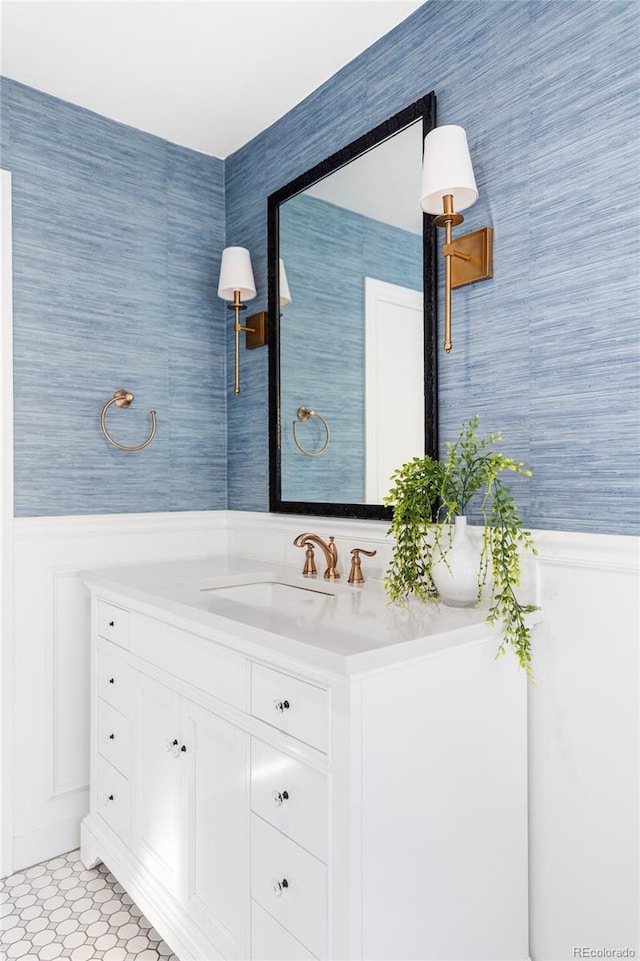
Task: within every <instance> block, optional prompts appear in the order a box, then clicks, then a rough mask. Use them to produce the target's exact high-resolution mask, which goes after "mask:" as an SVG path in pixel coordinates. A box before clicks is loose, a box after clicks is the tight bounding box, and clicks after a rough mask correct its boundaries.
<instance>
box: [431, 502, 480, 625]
mask: <svg viewBox="0 0 640 961" xmlns="http://www.w3.org/2000/svg"><path fill="white" fill-rule="evenodd" d="M446 546H447V535H446V534H444V543H443V547H446ZM479 568H480V548H479V547H475V546H474V545H473V544H472V543H471V539H470V537H469V531H468V530H467V518H466V517H456V521H455V527H454V530H453V543H452V544H451V547H450V548H449V549H448V550H445V551H444V558H441V559H440V560H436V562H435V563H434V565H433V567H432V569H431V575H432V577H433V582H434V584H435V585H436V587H437V588H438V593H439V594H440V598H441V599H442V601H443V603H445V604H448V605H449V606H450V607H473V605H474V604H475V603H476V601H477V599H478V571H479Z"/></svg>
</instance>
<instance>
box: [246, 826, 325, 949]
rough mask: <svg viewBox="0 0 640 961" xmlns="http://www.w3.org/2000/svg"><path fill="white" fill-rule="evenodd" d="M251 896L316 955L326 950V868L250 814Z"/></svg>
mask: <svg viewBox="0 0 640 961" xmlns="http://www.w3.org/2000/svg"><path fill="white" fill-rule="evenodd" d="M251 896H252V898H253V899H254V900H255V901H257V902H258V904H260V905H261V906H262V907H263V908H264V909H265V911H267V912H268V913H269V914H270V915H271V916H272V917H274V918H275V919H276V921H278V922H279V923H280V924H281V925H282V926H283V927H284V928H286V929H287V931H290V932H291V934H292V935H293V936H294V938H297V939H298V940H299V941H301V942H302V944H304V945H305V947H307V948H308V949H309V950H310V951H311V952H312V953H313V954H315V955H316V957H318V958H324V957H325V956H326V951H327V869H326V867H325V865H324V864H323V863H322V861H319V860H318V859H317V858H314V857H313V855H312V854H309V853H308V851H305V850H303V848H301V847H300V846H299V845H298V844H295V843H294V842H293V841H290V840H289V838H286V837H285V836H284V835H283V834H280V832H279V831H276V829H275V828H273V827H271V825H270V824H267V823H266V821H263V820H262V818H259V817H258V816H257V815H256V814H252V815H251Z"/></svg>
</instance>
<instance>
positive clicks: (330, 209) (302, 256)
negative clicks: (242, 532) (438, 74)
mask: <svg viewBox="0 0 640 961" xmlns="http://www.w3.org/2000/svg"><path fill="white" fill-rule="evenodd" d="M434 112H435V103H434V98H433V96H432V95H431V96H430V97H427V98H423V99H422V100H420V101H417V103H416V104H412V105H411V107H409V108H407V109H406V110H405V111H402V112H401V113H400V114H397V115H396V116H395V117H393V118H390V120H389V121H387V123H386V124H382V125H381V126H380V127H378V128H376V130H374V131H371V133H370V134H368V135H366V136H365V137H363V138H360V140H359V141H356V143H354V144H351V145H349V146H348V147H346V148H345V149H344V150H342V151H340V152H339V153H338V154H336V155H334V156H333V157H331V158H329V159H328V160H327V161H325V162H324V163H323V164H320V165H318V167H316V168H314V169H313V170H312V171H309V172H308V173H307V174H305V175H303V177H299V178H297V180H296V181H294V182H293V183H292V184H289V185H287V186H286V187H284V188H283V189H282V190H280V191H278V193H277V194H274V195H272V197H270V198H269V228H270V230H269V279H270V284H269V288H270V318H271V325H270V329H271V331H273V334H274V336H272V337H271V346H270V361H271V362H270V404H271V415H272V416H271V509H272V510H274V511H285V512H290V513H313V514H333V515H344V516H352V517H384V516H387V513H388V512H387V510H386V509H385V508H383V506H382V500H383V497H384V496H385V494H386V493H387V491H388V489H389V487H390V476H391V474H392V472H393V471H394V470H395V469H396V468H397V467H399V466H400V465H401V464H402V463H404V462H405V461H407V460H410V459H411V458H412V457H415V456H421V455H424V454H425V453H430V454H435V438H436V426H437V424H436V414H437V412H436V397H437V390H436V383H435V375H436V370H435V351H434V323H435V318H434V303H435V293H434V280H433V273H434V257H433V229H432V227H431V225H430V222H429V221H430V218H426V217H424V215H423V214H422V211H421V210H420V206H419V197H420V186H421V168H422V147H423V142H424V136H425V134H426V132H428V130H429V129H431V126H432V125H433V114H434ZM274 319H275V322H274Z"/></svg>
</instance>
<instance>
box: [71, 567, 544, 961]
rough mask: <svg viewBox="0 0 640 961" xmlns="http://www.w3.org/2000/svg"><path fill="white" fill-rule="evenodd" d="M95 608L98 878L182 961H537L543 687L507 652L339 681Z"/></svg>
mask: <svg viewBox="0 0 640 961" xmlns="http://www.w3.org/2000/svg"><path fill="white" fill-rule="evenodd" d="M93 595H94V596H93V625H94V638H93V681H92V684H93V699H92V705H93V707H92V710H93V714H92V791H91V812H90V814H89V815H88V817H87V818H86V819H85V821H84V822H83V830H82V858H83V861H84V862H85V864H87V865H89V864H92V863H95V862H96V861H99V860H104V861H105V863H106V864H107V865H108V867H109V868H110V869H111V870H112V872H113V873H114V874H115V876H116V877H117V878H118V879H119V881H120V882H121V883H122V884H123V886H124V887H125V889H127V890H128V891H129V893H130V894H131V896H132V897H133V898H134V900H135V901H136V902H137V903H138V904H139V906H140V908H141V909H142V910H143V911H144V912H145V913H146V914H147V916H148V917H149V919H150V921H151V922H152V923H153V924H154V925H155V927H156V928H157V929H158V931H159V932H160V933H161V934H162V936H163V937H164V938H165V940H166V941H167V942H168V944H169V945H170V946H171V947H172V948H173V950H174V951H175V952H176V954H177V955H178V956H179V957H180V958H181V959H182V961H187V959H198V961H212V959H217V958H229V959H236V961H241V959H253V961H304V959H308V961H312V959H314V958H315V959H318V961H329V959H334V961H339V959H340V961H347V959H348V961H356V959H360V961H398V959H403V961H409V959H415V961H526V959H527V957H528V932H527V823H526V699H525V695H526V681H525V678H524V677H523V676H522V675H521V674H519V672H518V671H517V669H516V666H515V665H514V664H513V663H512V662H511V661H510V660H508V659H507V658H501V659H498V660H496V659H495V650H496V636H495V633H494V632H493V631H491V630H490V629H489V628H486V629H485V628H482V629H480V630H475V629H474V631H472V632H471V634H470V636H469V637H468V638H467V635H465V633H464V631H463V632H460V631H458V632H457V633H455V632H454V633H453V634H452V636H451V638H450V639H449V640H443V639H442V638H440V639H438V638H434V639H431V640H429V642H428V643H427V644H426V646H424V645H423V646H422V647H420V646H419V647H417V648H416V649H415V651H414V650H413V649H411V652H409V653H407V652H406V651H405V652H404V655H403V657H402V658H398V659H397V660H394V659H393V658H391V659H390V658H388V657H387V658H386V662H385V658H384V657H383V658H381V659H380V662H379V664H378V665H377V666H375V665H373V666H372V664H371V663H369V664H367V665H366V666H365V668H364V669H359V667H358V664H356V662H355V660H354V661H353V662H351V663H349V662H348V659H347V658H345V669H344V671H342V672H341V671H336V670H328V669H321V667H320V666H319V664H318V663H317V662H315V663H313V657H312V656H309V659H308V661H307V660H305V653H306V652H305V645H302V644H300V645H297V647H292V648H291V650H290V651H289V652H286V651H284V650H282V649H278V644H277V643H275V642H274V643H273V644H272V643H270V638H269V636H268V635H266V634H265V639H264V643H263V644H260V643H259V641H258V640H257V637H258V635H257V634H256V632H255V631H254V632H248V633H249V635H250V637H249V639H246V640H244V639H243V638H242V637H239V636H238V631H237V630H236V631H232V630H230V632H229V634H228V635H225V633H224V631H221V630H220V623H222V622H221V621H218V622H217V624H216V625H215V626H213V625H212V626H211V627H207V625H206V623H205V622H204V621H203V619H202V618H200V619H199V620H198V619H197V618H194V621H193V623H190V622H189V620H188V618H185V617H184V616H176V615H175V614H174V613H171V612H168V611H166V610H163V609H162V605H159V606H158V609H157V610H154V609H153V607H152V606H151V605H150V604H149V603H142V602H140V601H138V600H137V599H136V596H135V594H134V595H133V596H131V597H130V598H128V597H127V595H126V592H123V591H122V589H121V590H120V591H117V590H115V589H114V591H113V592H112V593H110V592H109V590H108V589H107V588H105V586H104V584H100V585H99V586H98V585H94V586H93ZM116 615H117V616H116ZM111 622H113V624H111ZM295 650H298V652H299V656H298V657H294V656H293V655H292V653H291V652H292V651H295ZM360 663H362V662H360ZM111 735H113V737H112V736H111Z"/></svg>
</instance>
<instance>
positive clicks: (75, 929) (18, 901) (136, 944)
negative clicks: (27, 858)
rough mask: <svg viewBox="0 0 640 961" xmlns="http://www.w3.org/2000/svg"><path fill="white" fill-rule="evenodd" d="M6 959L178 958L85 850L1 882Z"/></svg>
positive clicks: (94, 960) (136, 960)
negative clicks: (89, 865)
mask: <svg viewBox="0 0 640 961" xmlns="http://www.w3.org/2000/svg"><path fill="white" fill-rule="evenodd" d="M0 934H1V938H0V944H1V945H2V951H0V957H2V958H3V959H4V958H6V959H7V961H13V959H14V958H20V959H21V961H54V959H55V958H57V959H59V961H177V958H176V957H175V955H173V954H172V953H171V950H170V948H168V947H167V945H166V944H165V943H164V941H162V940H161V938H160V935H159V934H158V933H157V931H155V930H154V928H152V927H151V925H150V924H149V922H148V921H147V919H146V918H145V917H144V916H143V914H142V912H141V911H140V909H139V908H138V907H136V905H135V904H134V903H133V901H132V900H131V898H130V897H129V895H128V894H125V892H124V890H123V889H122V887H121V886H120V885H119V884H118V883H117V881H116V879H115V878H114V877H113V875H112V874H110V873H109V871H108V870H107V868H106V867H105V866H104V864H100V865H99V866H98V867H97V868H94V869H92V870H90V871H87V870H86V869H85V867H84V865H83V864H82V862H81V861H80V852H79V851H72V852H71V853H70V854H66V855H64V856H63V857H59V858H54V859H53V860H52V861H45V862H44V863H43V864H37V865H35V867H32V868H28V869H27V870H25V871H21V872H20V873H19V874H14V875H12V876H11V877H10V878H7V879H6V880H5V881H3V882H0Z"/></svg>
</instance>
